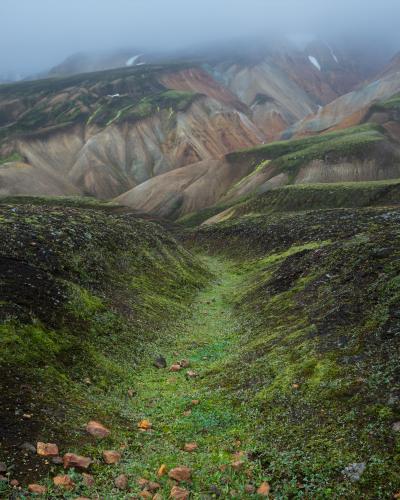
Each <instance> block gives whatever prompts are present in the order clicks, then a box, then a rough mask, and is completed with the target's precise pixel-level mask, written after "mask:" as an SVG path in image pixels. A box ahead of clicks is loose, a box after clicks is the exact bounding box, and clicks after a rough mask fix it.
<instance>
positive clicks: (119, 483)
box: [114, 474, 128, 490]
mask: <svg viewBox="0 0 400 500" xmlns="http://www.w3.org/2000/svg"><path fill="white" fill-rule="evenodd" d="M114 484H115V486H116V487H117V488H118V489H119V490H126V489H127V488H128V477H127V476H126V475H125V474H121V475H119V476H118V477H117V478H116V479H115V481H114Z"/></svg>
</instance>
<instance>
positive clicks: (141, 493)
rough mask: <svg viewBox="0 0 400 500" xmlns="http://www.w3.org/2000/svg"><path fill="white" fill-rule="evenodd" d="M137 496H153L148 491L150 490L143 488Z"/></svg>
mask: <svg viewBox="0 0 400 500" xmlns="http://www.w3.org/2000/svg"><path fill="white" fill-rule="evenodd" d="M139 496H140V497H141V498H153V495H152V494H151V493H150V491H147V490H144V491H141V492H140V493H139Z"/></svg>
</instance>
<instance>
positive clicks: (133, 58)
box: [125, 54, 142, 66]
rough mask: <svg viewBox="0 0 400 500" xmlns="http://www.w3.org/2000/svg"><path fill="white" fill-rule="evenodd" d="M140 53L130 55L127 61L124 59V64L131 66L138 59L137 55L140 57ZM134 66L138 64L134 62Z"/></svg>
mask: <svg viewBox="0 0 400 500" xmlns="http://www.w3.org/2000/svg"><path fill="white" fill-rule="evenodd" d="M141 56H142V54H137V55H136V56H132V57H130V58H129V59H128V60H127V61H126V63H125V64H126V66H133V65H134V64H135V62H136V61H137V60H138V59H139V57H141ZM136 66H139V65H138V64H136Z"/></svg>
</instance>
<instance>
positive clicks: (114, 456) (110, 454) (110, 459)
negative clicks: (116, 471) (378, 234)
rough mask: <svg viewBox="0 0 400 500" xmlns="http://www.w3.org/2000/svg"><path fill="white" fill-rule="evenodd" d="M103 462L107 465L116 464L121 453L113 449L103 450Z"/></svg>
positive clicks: (119, 459)
mask: <svg viewBox="0 0 400 500" xmlns="http://www.w3.org/2000/svg"><path fill="white" fill-rule="evenodd" d="M103 459H104V462H105V463H106V464H108V465H113V464H118V463H119V462H120V461H121V453H119V452H118V451H114V450H105V451H103Z"/></svg>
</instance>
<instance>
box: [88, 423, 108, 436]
mask: <svg viewBox="0 0 400 500" xmlns="http://www.w3.org/2000/svg"><path fill="white" fill-rule="evenodd" d="M86 432H87V433H89V434H90V435H91V436H93V437H95V438H97V439H103V438H106V437H108V436H109V435H110V431H109V430H108V429H107V427H104V425H103V424H101V423H100V422H96V421H95V420H91V421H90V422H89V423H88V424H87V425H86Z"/></svg>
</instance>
